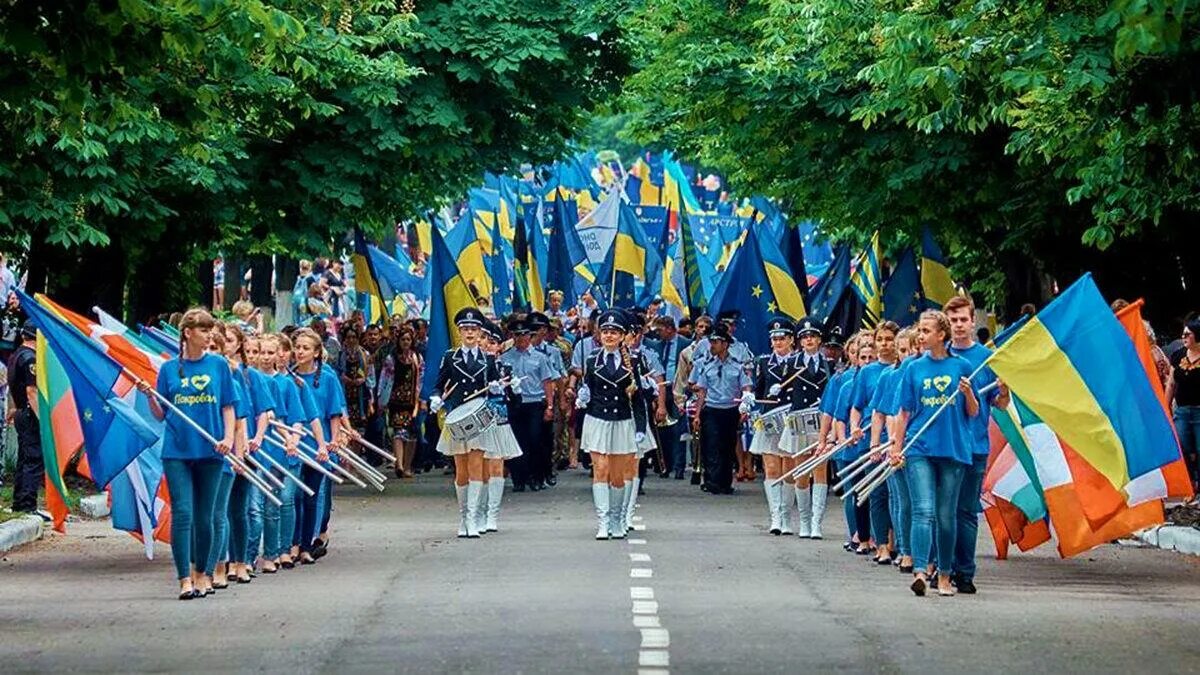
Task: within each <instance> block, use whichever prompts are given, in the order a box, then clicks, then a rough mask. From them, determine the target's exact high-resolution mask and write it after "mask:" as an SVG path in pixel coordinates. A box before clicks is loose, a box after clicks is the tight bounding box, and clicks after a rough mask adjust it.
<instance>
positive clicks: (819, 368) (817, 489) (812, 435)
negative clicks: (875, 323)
mask: <svg viewBox="0 0 1200 675" xmlns="http://www.w3.org/2000/svg"><path fill="white" fill-rule="evenodd" d="M821 329H822V325H821V322H820V321H817V320H816V319H813V318H811V317H805V318H804V319H802V320H801V321H800V323H799V324H798V325H797V327H796V337H797V339H799V338H803V337H805V336H809V335H815V336H816V337H822V332H821ZM835 330H836V329H835ZM838 334H839V335H840V331H838ZM792 359H793V364H794V367H795V368H796V370H797V372H798V374H797V375H796V387H795V389H793V390H792V404H791V408H792V412H791V413H790V419H789V424H787V425H786V427H785V428H784V432H783V437H782V438H781V439H780V445H781V446H782V447H784V448H786V449H787V451H788V452H789V453H790V454H793V455H794V454H798V453H800V452H801V451H803V450H804V449H806V448H808V447H809V446H810V445H812V443H813V440H815V439H816V436H817V434H818V431H819V428H820V415H819V414H816V410H815V409H816V406H817V404H818V403H819V402H820V401H821V396H823V395H824V393H825V387H826V385H828V384H829V378H831V377H833V362H832V361H830V360H829V359H827V358H825V356H824V355H823V354H822V353H821V349H820V347H818V348H817V351H816V352H815V353H812V354H809V353H807V352H805V351H804V350H803V349H800V350H799V351H797V352H796V353H795V354H794V355H793V356H792ZM800 411H811V412H809V413H805V414H798V413H800ZM794 488H795V492H796V494H795V499H796V510H797V511H798V513H799V516H800V520H799V532H798V534H799V536H800V537H801V538H809V537H811V538H813V539H820V538H821V520H822V519H823V518H824V517H825V500H826V497H827V496H828V495H829V484H828V483H820V482H815V481H814V482H813V484H812V486H811V487H804V488H802V487H801V486H800V481H796V483H795V485H794Z"/></svg>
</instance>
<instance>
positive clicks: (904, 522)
mask: <svg viewBox="0 0 1200 675" xmlns="http://www.w3.org/2000/svg"><path fill="white" fill-rule="evenodd" d="M915 338H916V331H915V329H913V328H911V327H910V328H903V329H901V330H900V331H899V332H898V333H896V362H895V363H894V364H893V365H892V366H891V367H889V368H887V369H886V370H885V371H884V372H883V374H882V375H880V377H879V384H878V385H877V386H876V387H875V394H874V395H873V396H872V398H871V408H872V414H871V447H876V446H878V445H879V444H880V443H883V442H886V441H888V440H890V439H892V438H894V435H893V434H892V432H891V431H892V429H893V427H894V426H895V423H896V407H895V401H896V389H897V387H898V386H899V384H900V377H901V373H902V372H903V368H904V364H905V363H906V362H907V361H908V360H909V357H910V356H911V355H913V353H914V350H913V342H914V340H915ZM880 453H881V454H883V455H885V456H886V455H887V454H888V453H887V448H883V449H882V450H880ZM906 480H907V479H906V478H905V474H904V469H903V468H901V469H898V470H896V471H895V472H894V473H892V475H890V476H888V479H887V496H888V501H887V506H888V519H889V520H890V521H891V523H892V533H893V537H894V538H895V543H896V550H895V551H894V553H895V554H896V555H898V556H899V560H898V561H897V562H898V563H899V566H900V571H902V572H912V554H911V552H910V551H909V547H908V532H909V530H910V529H911V528H912V509H911V507H910V503H909V498H908V483H907V482H906ZM873 498H874V495H872V499H873ZM872 505H874V504H873V503H872ZM871 523H872V524H874V523H875V515H874V513H872V515H871Z"/></svg>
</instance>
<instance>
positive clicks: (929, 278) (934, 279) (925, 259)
mask: <svg viewBox="0 0 1200 675" xmlns="http://www.w3.org/2000/svg"><path fill="white" fill-rule="evenodd" d="M921 289H922V291H923V292H924V294H925V302H926V305H925V306H926V307H927V308H932V309H941V308H942V306H943V305H945V304H946V302H947V301H949V300H950V298H953V297H954V296H955V295H957V294H958V289H957V288H956V287H955V285H954V280H953V279H951V278H950V270H949V269H947V268H946V259H945V257H944V256H942V249H940V248H938V245H937V242H936V241H934V240H933V232H932V231H930V229H929V228H928V227H926V228H925V230H924V231H923V232H921Z"/></svg>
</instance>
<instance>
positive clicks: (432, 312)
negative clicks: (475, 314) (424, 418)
mask: <svg viewBox="0 0 1200 675" xmlns="http://www.w3.org/2000/svg"><path fill="white" fill-rule="evenodd" d="M432 239H433V240H432V242H431V244H432V247H433V254H432V255H430V256H429V263H428V265H427V266H426V268H425V274H426V276H428V277H429V279H430V282H429V285H430V287H429V337H428V346H427V347H426V349H425V356H426V359H427V360H428V363H427V365H426V367H425V376H424V378H423V379H422V381H421V398H423V399H428V398H429V397H430V396H431V395H432V394H433V393H434V391H433V389H434V387H435V386H437V379H438V364H439V363H440V362H441V358H442V354H443V353H445V351H446V350H448V349H453V348H454V347H457V346H458V344H459V338H458V328H457V327H456V326H455V325H454V315H455V314H458V312H459V311H460V310H462V309H463V308H464V307H474V306H475V298H474V297H473V296H472V295H471V290H470V289H469V288H467V283H466V281H464V280H463V278H462V276H461V275H460V274H459V273H458V265H456V264H455V262H454V258H453V257H452V256H451V255H450V249H449V248H447V247H446V242H445V240H443V239H442V233H441V232H440V231H438V229H437V228H436V227H435V228H433V230H432Z"/></svg>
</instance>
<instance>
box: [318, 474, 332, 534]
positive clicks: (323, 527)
mask: <svg viewBox="0 0 1200 675" xmlns="http://www.w3.org/2000/svg"><path fill="white" fill-rule="evenodd" d="M317 497H318V500H317V504H318V505H319V506H320V508H321V520H320V521H318V522H319V523H320V524H319V525H318V526H317V531H316V532H313V539H316V538H317V536H318V535H319V534H321V533H322V532H325V531H327V530H328V529H329V518H330V517H331V516H332V515H333V481H331V480H329V479H325V480H323V481H321V491H320V492H318V493H317Z"/></svg>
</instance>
